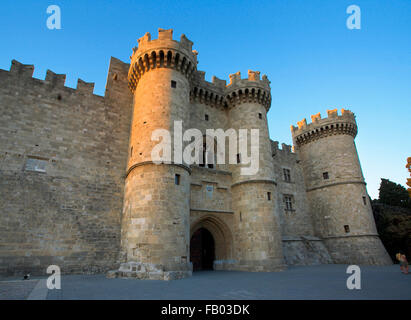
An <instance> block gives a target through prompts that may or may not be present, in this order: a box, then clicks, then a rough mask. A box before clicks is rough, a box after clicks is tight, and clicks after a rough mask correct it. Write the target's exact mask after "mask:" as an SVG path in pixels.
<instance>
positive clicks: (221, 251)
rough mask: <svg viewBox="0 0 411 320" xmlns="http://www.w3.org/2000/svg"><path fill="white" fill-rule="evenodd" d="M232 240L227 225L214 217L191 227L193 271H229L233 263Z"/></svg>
mask: <svg viewBox="0 0 411 320" xmlns="http://www.w3.org/2000/svg"><path fill="white" fill-rule="evenodd" d="M231 257H232V238H231V232H230V230H229V228H228V227H227V225H226V224H225V223H224V222H223V221H221V219H218V218H216V217H215V216H212V215H207V216H203V217H202V218H200V219H199V220H197V222H195V223H194V224H193V225H192V227H191V238H190V261H191V262H192V264H193V271H199V270H214V269H219V270H222V269H227V268H229V265H230V264H231V263H232V260H231Z"/></svg>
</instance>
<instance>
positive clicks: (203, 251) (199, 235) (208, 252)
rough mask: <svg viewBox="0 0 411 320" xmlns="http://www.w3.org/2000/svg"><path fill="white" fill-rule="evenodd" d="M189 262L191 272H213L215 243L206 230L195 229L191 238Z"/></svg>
mask: <svg viewBox="0 0 411 320" xmlns="http://www.w3.org/2000/svg"><path fill="white" fill-rule="evenodd" d="M190 260H191V262H192V263H193V271H199V270H213V263H214V260H215V241H214V237H213V235H212V234H211V232H210V231H208V230H207V229H206V228H203V227H201V228H199V229H197V231H195V232H194V233H193V235H192V236H191V240H190Z"/></svg>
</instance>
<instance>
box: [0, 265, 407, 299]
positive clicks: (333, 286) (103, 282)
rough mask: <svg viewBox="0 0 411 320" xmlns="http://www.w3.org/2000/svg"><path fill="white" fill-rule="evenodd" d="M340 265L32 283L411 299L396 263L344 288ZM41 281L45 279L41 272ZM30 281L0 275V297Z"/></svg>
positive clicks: (150, 292)
mask: <svg viewBox="0 0 411 320" xmlns="http://www.w3.org/2000/svg"><path fill="white" fill-rule="evenodd" d="M346 270H347V266H345V265H321V266H300V267H289V268H288V269H287V270H286V271H284V272H270V273H263V272H261V273H259V272H255V273H254V272H237V271H207V272H196V273H194V274H193V277H191V278H186V279H182V280H175V281H156V280H132V279H107V278H106V277H105V276H104V275H68V276H63V277H62V280H61V289H60V290H48V292H46V291H47V289H46V288H45V286H43V287H44V289H38V288H40V287H41V286H40V285H39V286H37V289H35V290H33V292H35V291H37V293H40V294H39V295H33V293H32V294H31V295H30V296H31V297H33V296H37V297H38V296H42V295H41V290H45V291H44V295H43V296H44V297H47V299H52V300H60V299H167V300H169V299H177V300H179V299H187V300H190V299H200V300H215V299H217V300H219V299H224V300H226V299H227V300H231V299H240V300H247V299H253V300H254V299H263V300H265V299H353V300H357V299H361V300H362V299H406V300H411V273H410V274H408V275H404V274H402V273H400V270H399V266H398V265H393V266H388V267H386V266H385V267H376V266H361V290H349V289H348V288H347V286H346V281H347V278H348V277H349V276H350V275H349V274H347V273H346ZM42 281H45V279H44V278H43V280H42ZM35 284H36V282H35V281H32V282H29V281H27V282H26V281H24V282H23V281H20V282H18V281H16V282H2V281H0V292H1V293H0V296H1V297H2V298H3V299H4V294H5V295H6V298H9V299H25V298H27V295H28V294H27V292H29V290H30V288H33V287H34V286H35Z"/></svg>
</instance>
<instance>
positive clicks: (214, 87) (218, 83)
mask: <svg viewBox="0 0 411 320" xmlns="http://www.w3.org/2000/svg"><path fill="white" fill-rule="evenodd" d="M191 87H192V88H191V90H190V101H191V102H193V101H196V102H199V103H204V104H205V105H209V106H212V107H215V108H225V107H226V106H227V103H226V100H225V87H226V81H225V80H221V79H218V78H217V77H216V76H213V79H212V82H208V81H206V80H205V72H204V71H196V72H195V73H194V76H193V78H192V79H191Z"/></svg>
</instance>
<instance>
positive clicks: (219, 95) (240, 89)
mask: <svg viewBox="0 0 411 320" xmlns="http://www.w3.org/2000/svg"><path fill="white" fill-rule="evenodd" d="M191 82H192V90H191V91H190V99H191V101H198V102H200V103H204V104H206V105H211V106H214V107H222V108H228V107H234V106H236V105H238V104H240V103H245V102H253V103H260V104H262V105H264V106H265V107H266V109H267V111H268V109H269V108H270V104H271V94H270V82H269V81H268V79H267V76H265V75H264V76H263V79H262V80H260V72H259V71H251V70H248V78H247V79H241V73H240V72H237V73H234V74H230V83H229V84H228V85H227V82H226V81H225V80H221V79H219V78H217V77H216V76H213V78H212V82H208V81H206V80H205V72H204V71H196V72H195V73H194V75H193V77H192V79H191Z"/></svg>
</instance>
